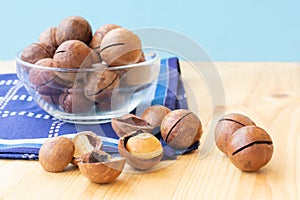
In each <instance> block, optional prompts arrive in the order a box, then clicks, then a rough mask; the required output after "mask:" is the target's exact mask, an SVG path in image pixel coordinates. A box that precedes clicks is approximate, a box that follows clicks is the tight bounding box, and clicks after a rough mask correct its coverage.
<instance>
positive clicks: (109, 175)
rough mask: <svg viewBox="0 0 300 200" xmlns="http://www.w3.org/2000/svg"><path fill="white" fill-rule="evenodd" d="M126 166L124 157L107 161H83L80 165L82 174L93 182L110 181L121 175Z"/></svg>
mask: <svg viewBox="0 0 300 200" xmlns="http://www.w3.org/2000/svg"><path fill="white" fill-rule="evenodd" d="M124 166H125V159H124V158H112V159H111V160H110V161H107V162H96V163H83V162H79V163H78V167H79V170H80V172H81V174H82V175H84V176H85V177H86V178H88V179H89V180H90V181H91V182H93V183H100V184H103V183H110V182H112V181H114V180H115V179H116V178H118V177H119V176H120V174H121V173H122V171H123V168H124Z"/></svg>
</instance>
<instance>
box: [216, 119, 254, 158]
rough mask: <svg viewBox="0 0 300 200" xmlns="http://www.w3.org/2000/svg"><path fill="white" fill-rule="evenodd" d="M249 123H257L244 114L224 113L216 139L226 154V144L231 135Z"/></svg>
mask: <svg viewBox="0 0 300 200" xmlns="http://www.w3.org/2000/svg"><path fill="white" fill-rule="evenodd" d="M248 125H255V123H254V122H253V121H252V120H251V119H250V118H249V117H247V116H245V115H243V114H239V113H229V114H226V115H224V116H223V117H222V118H221V119H220V120H219V121H218V123H217V125H216V128H215V141H216V145H217V147H218V148H219V149H220V151H222V152H223V153H225V154H226V146H227V143H228V138H229V137H230V135H231V134H233V133H234V132H235V131H236V130H238V129H240V128H242V127H244V126H248Z"/></svg>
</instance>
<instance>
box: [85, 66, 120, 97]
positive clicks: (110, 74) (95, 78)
mask: <svg viewBox="0 0 300 200" xmlns="http://www.w3.org/2000/svg"><path fill="white" fill-rule="evenodd" d="M118 86H119V76H118V74H117V73H116V72H114V71H112V70H109V69H107V67H103V68H101V69H100V68H99V69H98V70H95V71H93V72H92V73H89V74H88V76H87V79H86V84H85V86H84V92H85V95H86V97H87V98H89V99H90V100H92V101H95V102H102V101H106V100H107V99H108V100H110V101H111V96H112V93H113V91H114V89H116V88H118Z"/></svg>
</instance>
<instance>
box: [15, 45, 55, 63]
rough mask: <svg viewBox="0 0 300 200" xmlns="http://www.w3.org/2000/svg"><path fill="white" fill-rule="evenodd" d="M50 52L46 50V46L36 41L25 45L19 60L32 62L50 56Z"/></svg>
mask: <svg viewBox="0 0 300 200" xmlns="http://www.w3.org/2000/svg"><path fill="white" fill-rule="evenodd" d="M51 57H52V55H51V53H50V52H49V51H48V50H47V48H46V47H45V46H44V45H42V44H38V43H34V44H31V45H29V46H27V47H26V48H25V49H24V51H23V52H22V53H21V55H20V58H21V60H23V61H25V62H28V63H31V64H34V63H36V62H37V61H38V60H41V59H43V58H51Z"/></svg>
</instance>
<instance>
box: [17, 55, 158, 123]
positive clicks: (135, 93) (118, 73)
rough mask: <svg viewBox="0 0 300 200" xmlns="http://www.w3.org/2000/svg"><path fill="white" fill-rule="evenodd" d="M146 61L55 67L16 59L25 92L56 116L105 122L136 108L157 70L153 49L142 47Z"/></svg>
mask: <svg viewBox="0 0 300 200" xmlns="http://www.w3.org/2000/svg"><path fill="white" fill-rule="evenodd" d="M143 51H144V54H145V61H144V62H140V63H137V64H130V65H125V66H117V67H107V66H106V65H104V64H102V63H94V64H92V66H90V67H88V68H78V69H70V68H55V67H46V66H39V65H35V64H30V63H28V62H25V61H23V60H21V59H20V55H21V53H20V54H19V56H18V57H17V58H16V67H17V76H18V78H19V79H20V81H22V83H23V85H24V86H25V88H26V90H27V91H28V93H29V94H30V95H31V96H32V97H33V99H34V100H35V101H36V102H37V103H38V105H39V106H40V107H41V108H43V109H44V110H45V111H46V112H47V113H49V114H50V115H52V116H54V117H55V118H57V119H60V120H63V121H67V122H72V123H84V124H94V123H102V122H107V121H109V120H110V119H111V118H113V117H120V116H122V115H124V114H126V113H129V112H130V111H132V110H133V109H135V108H136V107H137V106H138V105H139V103H140V102H141V101H142V99H143V98H144V96H145V95H146V94H147V92H148V90H149V89H150V86H151V84H153V83H154V82H155V81H156V79H157V77H158V74H159V71H160V60H159V57H158V55H157V53H156V52H154V51H151V50H143Z"/></svg>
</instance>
